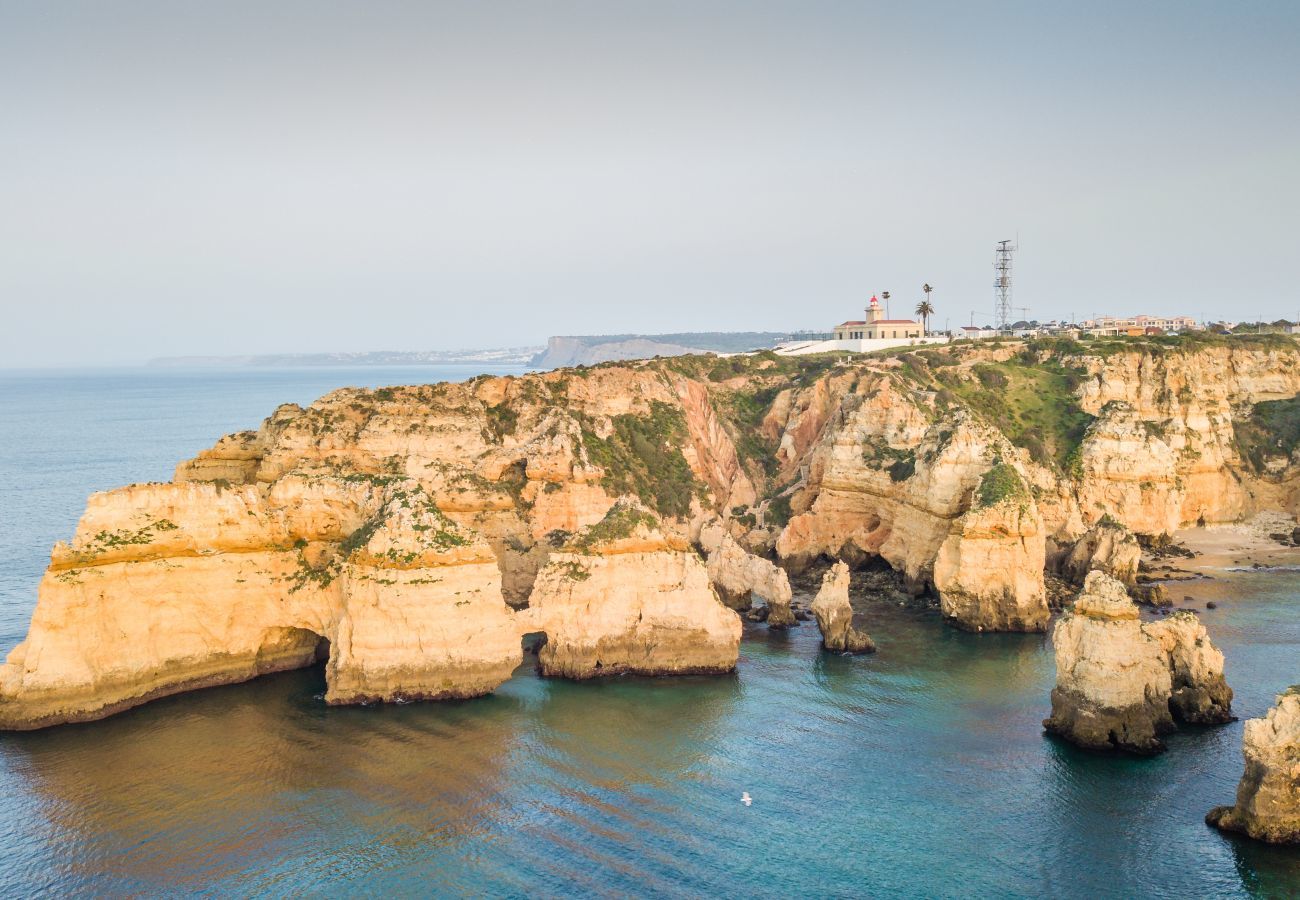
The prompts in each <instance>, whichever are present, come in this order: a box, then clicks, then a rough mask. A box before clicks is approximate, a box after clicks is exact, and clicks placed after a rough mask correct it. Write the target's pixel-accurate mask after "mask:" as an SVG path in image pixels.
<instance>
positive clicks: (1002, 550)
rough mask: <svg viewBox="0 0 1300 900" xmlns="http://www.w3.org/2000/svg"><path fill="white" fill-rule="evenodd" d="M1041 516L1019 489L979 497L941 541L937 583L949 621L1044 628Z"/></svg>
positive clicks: (979, 627)
mask: <svg viewBox="0 0 1300 900" xmlns="http://www.w3.org/2000/svg"><path fill="white" fill-rule="evenodd" d="M1044 546H1045V545H1044V540H1043V528H1042V520H1041V519H1039V517H1038V512H1037V510H1036V509H1035V508H1034V506H1033V504H1032V502H1029V501H1027V500H1026V499H1025V497H1023V496H1021V495H1019V494H1017V495H1014V496H1010V497H1007V498H1005V499H1003V500H1000V501H998V502H995V503H992V504H989V505H987V506H985V505H980V504H979V501H978V500H977V503H976V505H975V506H974V507H972V508H971V509H970V510H969V511H968V512H967V513H966V514H965V515H963V516H962V517H961V518H960V519H959V520H958V521H957V523H956V524H955V526H954V528H953V530H952V532H951V533H950V534H949V535H948V537H947V538H945V539H944V542H943V544H942V545H941V546H940V547H939V554H938V557H937V558H936V559H935V563H934V585H935V587H936V588H937V589H938V591H939V608H940V611H941V612H942V613H943V615H944V617H945V618H946V619H948V621H950V622H952V623H953V624H955V625H957V626H958V627H960V628H964V629H966V630H968V631H1045V630H1046V629H1047V621H1048V618H1049V616H1050V612H1049V610H1048V608H1047V589H1046V587H1045V586H1044V584H1043V564H1044V555H1045V550H1044Z"/></svg>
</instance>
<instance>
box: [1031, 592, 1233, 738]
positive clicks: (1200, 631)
mask: <svg viewBox="0 0 1300 900" xmlns="http://www.w3.org/2000/svg"><path fill="white" fill-rule="evenodd" d="M1052 644H1053V647H1054V649H1055V651H1056V687H1055V688H1054V689H1053V690H1052V715H1051V717H1050V718H1048V719H1046V720H1045V721H1044V722H1043V727H1044V728H1046V729H1047V730H1048V731H1049V732H1051V733H1053V734H1057V735H1059V736H1061V737H1063V738H1065V739H1067V740H1069V741H1071V742H1073V743H1075V744H1078V745H1079V746H1081V747H1086V748H1088V749H1092V750H1125V751H1128V752H1130V753H1137V754H1152V753H1159V752H1161V751H1162V750H1164V743H1163V742H1162V741H1161V740H1160V735H1162V734H1165V733H1167V732H1169V731H1172V730H1173V729H1174V727H1175V716H1176V715H1177V717H1178V718H1179V719H1181V720H1182V721H1187V722H1196V723H1198V724H1211V723H1214V722H1223V721H1227V720H1228V718H1229V717H1230V713H1229V711H1228V704H1229V703H1230V702H1231V699H1232V692H1231V690H1229V689H1228V687H1227V685H1226V683H1224V681H1223V655H1222V654H1221V653H1219V652H1218V650H1216V649H1215V648H1214V647H1213V646H1212V645H1211V644H1210V642H1209V637H1208V635H1206V633H1205V629H1204V627H1203V626H1201V625H1200V623H1199V622H1198V621H1195V617H1194V616H1192V615H1190V614H1185V615H1184V616H1179V617H1177V618H1176V619H1174V620H1172V621H1169V622H1154V623H1150V624H1147V625H1143V624H1142V622H1141V621H1140V619H1139V612H1138V607H1137V606H1136V604H1134V603H1133V601H1132V600H1131V599H1129V596H1128V593H1127V592H1126V591H1125V589H1124V585H1123V584H1122V583H1120V582H1119V581H1116V580H1115V579H1113V578H1111V577H1110V576H1108V575H1106V574H1104V573H1102V572H1096V571H1094V572H1092V573H1090V574H1089V575H1088V577H1087V580H1086V581H1085V582H1084V589H1083V592H1082V593H1080V595H1079V597H1078V598H1077V599H1076V600H1075V603H1074V606H1073V609H1072V610H1067V611H1066V612H1065V613H1063V614H1062V616H1061V618H1060V619H1059V620H1058V621H1057V623H1056V628H1055V630H1054V631H1053V633H1052Z"/></svg>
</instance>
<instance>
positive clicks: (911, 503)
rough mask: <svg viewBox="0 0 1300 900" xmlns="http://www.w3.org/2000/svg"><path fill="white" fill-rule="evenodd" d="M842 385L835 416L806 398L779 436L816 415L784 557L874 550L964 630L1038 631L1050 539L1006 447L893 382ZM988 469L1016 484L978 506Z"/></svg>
mask: <svg viewBox="0 0 1300 900" xmlns="http://www.w3.org/2000/svg"><path fill="white" fill-rule="evenodd" d="M828 384H833V382H830V380H828ZM829 389H830V388H829V387H828V388H827V390H829ZM840 389H841V390H843V391H845V393H844V394H843V396H842V397H841V399H840V406H839V409H838V411H837V413H834V414H829V415H828V414H827V413H825V412H824V408H825V406H826V403H827V401H826V398H825V396H824V394H825V391H823V392H822V393H821V394H818V395H815V396H814V397H812V398H810V399H809V401H808V403H809V407H808V410H809V411H808V412H807V413H804V414H802V415H797V410H798V406H792V410H793V411H792V412H791V414H790V415H791V419H790V421H789V422H788V424H787V426H786V433H785V436H784V437H783V438H782V447H783V448H784V447H786V446H798V443H797V442H796V441H795V436H796V435H798V436H799V438H800V441H801V442H806V440H807V437H806V430H807V426H806V420H807V419H808V417H809V416H813V415H814V413H815V417H814V419H813V420H814V421H821V420H823V419H824V425H823V426H822V435H821V440H820V442H819V443H816V444H814V445H813V448H812V449H811V451H810V452H809V468H808V479H807V480H808V486H807V488H806V489H805V490H804V491H802V492H800V493H799V494H797V495H796V497H795V501H794V502H793V503H792V509H793V510H794V511H796V512H798V514H797V515H795V516H794V517H793V518H792V519H791V520H790V522H789V524H788V525H787V526H786V528H785V529H784V530H783V531H782V533H781V536H780V538H779V540H778V542H777V553H778V554H779V555H780V556H781V557H782V559H783V560H784V561H785V562H786V564H787V565H789V566H791V567H793V568H794V569H796V570H797V569H800V568H801V567H803V566H806V565H808V564H809V563H810V562H811V561H812V560H814V559H816V558H817V557H831V558H838V559H846V560H860V559H866V558H869V557H873V556H878V557H880V558H883V559H884V560H886V561H887V562H888V563H889V564H890V565H891V566H892V567H893V568H895V569H896V570H898V571H900V572H902V573H903V576H904V580H905V583H906V584H907V585H908V587H909V589H910V590H911V591H912V592H913V593H920V592H922V591H924V590H925V589H927V588H928V587H929V588H933V589H934V590H935V591H936V592H937V593H938V594H939V596H940V601H941V604H942V605H943V608H944V612H945V615H947V617H948V618H949V620H950V621H952V622H953V623H954V624H957V625H959V626H961V627H963V628H969V629H971V630H997V631H1002V630H1012V631H1037V630H1042V629H1044V628H1045V627H1046V624H1047V618H1048V609H1047V602H1046V591H1045V588H1044V585H1043V565H1044V561H1045V558H1046V535H1045V532H1044V529H1043V526H1042V520H1041V518H1040V517H1039V515H1038V512H1037V508H1036V505H1035V501H1034V499H1033V497H1032V496H1031V495H1030V493H1029V491H1028V488H1027V487H1026V486H1025V484H1024V481H1023V476H1022V474H1021V473H1020V472H1019V470H1018V468H1017V467H1016V465H1015V464H1014V463H1013V462H1012V460H1013V459H1014V450H1013V448H1011V447H1010V446H1009V445H1008V444H1007V443H1006V442H1005V440H1004V439H1002V438H1000V437H999V436H998V435H997V434H996V433H995V432H994V431H992V430H991V429H989V428H987V427H986V426H985V425H984V424H982V423H981V422H979V421H977V420H976V419H975V418H974V417H973V416H970V415H968V414H967V413H966V412H965V411H963V410H949V411H946V412H945V414H944V415H943V416H938V415H936V412H935V410H933V409H931V408H929V407H928V406H927V405H926V403H925V401H922V400H920V399H918V397H917V396H916V395H915V394H913V393H911V392H907V391H905V390H902V389H900V388H899V387H898V386H897V385H896V384H895V383H894V382H893V381H891V380H889V379H885V378H879V377H875V378H872V377H864V378H862V379H861V380H860V381H858V382H857V383H856V384H842V385H840ZM931 402H933V401H931ZM765 427H766V423H765ZM991 471H996V472H997V473H999V474H1002V475H1005V476H1006V477H1007V478H1010V479H1014V481H1015V482H1016V483H1017V484H1018V485H1019V488H1018V490H1017V491H1016V496H1015V498H1014V504H1011V505H1007V506H1005V508H1004V507H1003V505H1002V504H1001V503H1000V502H997V501H994V502H990V503H987V504H986V503H982V502H981V501H979V499H978V496H979V493H980V487H981V485H982V484H983V482H984V479H985V477H986V476H988V475H989V473H990V472H991ZM810 498H811V499H810ZM805 504H806V511H802V512H799V510H800V509H801V508H804V507H805ZM993 507H996V508H993Z"/></svg>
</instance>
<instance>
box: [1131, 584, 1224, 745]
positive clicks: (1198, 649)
mask: <svg viewBox="0 0 1300 900" xmlns="http://www.w3.org/2000/svg"><path fill="white" fill-rule="evenodd" d="M1142 628H1143V630H1144V631H1146V633H1147V634H1149V635H1151V636H1152V637H1154V638H1155V639H1156V640H1157V641H1159V642H1160V647H1161V649H1163V650H1164V653H1165V659H1166V662H1167V664H1168V666H1169V675H1170V695H1169V709H1170V711H1171V712H1172V713H1173V715H1174V718H1175V719H1177V720H1178V721H1179V722H1186V723H1187V724H1190V725H1222V724H1223V723H1224V722H1231V721H1232V718H1233V717H1232V688H1230V687H1228V682H1227V681H1225V680H1224V678H1223V653H1221V652H1220V651H1219V649H1218V648H1217V647H1215V646H1214V645H1213V644H1212V643H1210V635H1209V633H1208V632H1207V631H1206V630H1205V626H1204V625H1203V624H1201V620H1200V619H1199V618H1197V616H1196V614H1195V613H1193V612H1191V611H1190V610H1185V609H1180V610H1178V611H1177V612H1175V613H1174V614H1173V615H1171V616H1169V617H1168V618H1166V619H1161V620H1159V621H1157V622H1150V623H1148V624H1146V625H1143V626H1142Z"/></svg>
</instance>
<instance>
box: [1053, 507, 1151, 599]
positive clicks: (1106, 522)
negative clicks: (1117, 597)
mask: <svg viewBox="0 0 1300 900" xmlns="http://www.w3.org/2000/svg"><path fill="white" fill-rule="evenodd" d="M1141 558H1142V548H1141V546H1139V545H1138V541H1137V537H1136V536H1135V535H1134V534H1133V532H1131V531H1129V530H1128V529H1127V528H1125V527H1124V526H1123V525H1121V524H1120V523H1119V522H1117V521H1115V520H1114V519H1112V518H1110V517H1105V518H1103V519H1101V520H1100V521H1098V522H1097V523H1096V524H1095V525H1093V526H1092V527H1091V528H1089V529H1088V531H1087V532H1086V533H1084V534H1083V536H1082V537H1080V538H1079V539H1078V540H1077V541H1075V542H1074V545H1073V546H1072V547H1071V548H1070V549H1069V551H1068V552H1067V553H1066V554H1065V556H1064V558H1063V559H1062V560H1061V575H1062V576H1063V577H1064V578H1066V579H1067V580H1069V581H1071V582H1073V583H1075V584H1078V585H1082V584H1083V581H1084V579H1085V578H1087V577H1088V573H1089V572H1091V571H1093V570H1094V569H1096V570H1097V571H1099V572H1105V573H1106V574H1107V575H1109V576H1110V577H1111V578H1114V579H1116V580H1117V581H1122V582H1123V583H1124V584H1126V585H1129V586H1132V584H1133V583H1134V581H1135V579H1136V578H1137V570H1138V562H1139V560H1141Z"/></svg>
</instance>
